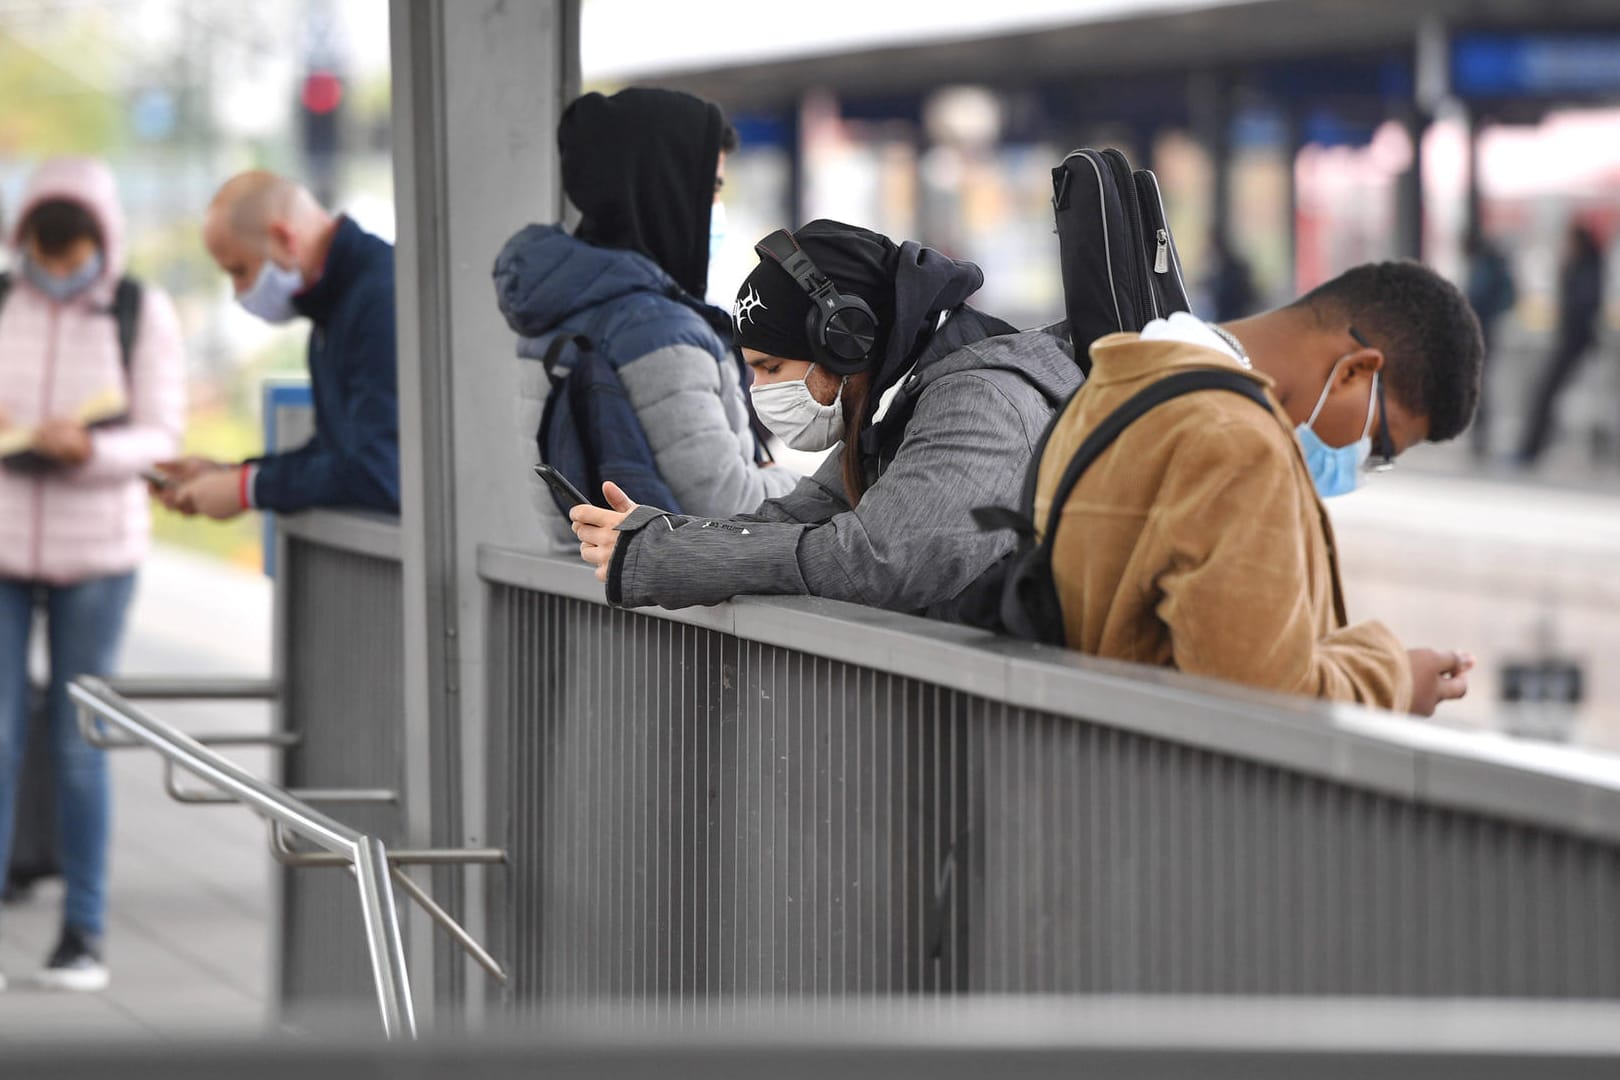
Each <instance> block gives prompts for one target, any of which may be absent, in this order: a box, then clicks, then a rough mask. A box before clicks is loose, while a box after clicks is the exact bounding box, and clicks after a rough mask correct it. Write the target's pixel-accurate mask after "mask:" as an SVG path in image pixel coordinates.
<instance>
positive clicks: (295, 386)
mask: <svg viewBox="0 0 1620 1080" xmlns="http://www.w3.org/2000/svg"><path fill="white" fill-rule="evenodd" d="M263 390H264V398H263V401H264V449H265V452H266V453H274V452H275V451H277V450H285V449H288V447H287V446H285V445H283V444H284V443H286V442H288V441H290V440H289V439H288V438H286V437H285V436H286V435H287V434H288V433H286V432H283V431H282V423H283V421H284V420H287V419H290V418H299V417H302V418H304V419H305V420H306V423H305V424H303V425H301V426H303V427H312V426H313V424H314V419H313V417H314V412H315V397H314V395H313V394H312V393H311V391H310V388H309V383H307V382H299V381H294V380H290V379H275V380H270V381H268V382H266V383H265V384H264V388H263ZM294 430H297V427H295V428H294ZM264 576H265V577H268V578H274V577H275V576H276V516H275V515H274V514H270V513H266V514H265V515H264Z"/></svg>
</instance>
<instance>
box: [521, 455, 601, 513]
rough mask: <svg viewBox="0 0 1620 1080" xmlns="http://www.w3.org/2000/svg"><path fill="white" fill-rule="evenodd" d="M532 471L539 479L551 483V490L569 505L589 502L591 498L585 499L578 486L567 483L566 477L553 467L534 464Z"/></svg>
mask: <svg viewBox="0 0 1620 1080" xmlns="http://www.w3.org/2000/svg"><path fill="white" fill-rule="evenodd" d="M534 471H535V473H536V474H537V475H538V476H539V477H540V479H542V480H544V481H545V482H546V483H547V484H549V485H551V490H552V491H555V492H556V493H557V497H558V498H560V499H562V500H563V501H564V502H566V503H567V504H568V505H569V506H578V505H580V504H581V503H586V504H591V500H589V499H587V498H586V497H585V496H584V495H583V494H582V493H581V492H580V490H579V488H577V487H575V486H574V485H573V484H571V483H569V481H568V477H566V476H564V475H563V474H562V473H560V472H558V471H557V470H556V469H553V468H552V467H551V466H550V465H536V466H535V467H534ZM591 505H594V504H591Z"/></svg>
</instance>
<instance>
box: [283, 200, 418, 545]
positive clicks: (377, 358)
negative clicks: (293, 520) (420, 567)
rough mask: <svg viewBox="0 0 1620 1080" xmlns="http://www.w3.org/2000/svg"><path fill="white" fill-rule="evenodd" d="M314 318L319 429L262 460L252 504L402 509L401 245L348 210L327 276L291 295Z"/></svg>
mask: <svg viewBox="0 0 1620 1080" xmlns="http://www.w3.org/2000/svg"><path fill="white" fill-rule="evenodd" d="M293 306H294V307H295V308H296V309H297V310H298V313H299V314H300V315H303V316H306V317H307V318H308V319H309V320H310V321H311V322H312V323H314V324H315V325H314V326H313V328H312V329H311V330H310V335H309V377H310V382H311V384H312V385H311V389H312V394H313V397H314V399H315V435H314V437H313V438H311V439H310V440H309V442H307V443H305V444H304V445H303V446H300V447H299V448H298V449H296V450H291V451H288V452H287V453H283V454H270V455H267V456H266V457H264V458H262V459H260V460H259V463H258V464H259V473H258V477H257V479H256V480H255V481H254V486H253V502H254V505H255V506H258V507H260V508H261V509H265V510H274V511H277V512H279V513H288V512H291V511H294V510H305V509H308V508H310V507H313V506H350V507H364V508H366V509H370V510H382V511H386V512H388V513H398V511H399V403H398V399H397V398H396V396H395V389H394V388H395V368H396V360H395V355H394V248H393V246H392V245H391V244H389V243H388V242H387V241H385V240H380V239H378V238H377V237H375V236H372V235H371V234H369V233H367V232H365V231H364V230H362V229H361V228H360V226H358V225H356V224H355V223H354V222H353V221H350V220H349V219H348V218H342V219H340V220H339V222H338V227H337V234H336V235H335V236H334V237H333V238H332V248H331V250H330V251H329V252H328V253H327V256H326V268H325V269H324V270H323V271H322V273H321V277H320V280H319V281H317V282H315V284H313V285H311V286H310V287H309V288H307V289H305V290H304V291H303V292H301V293H299V294H298V295H297V296H296V297H294V298H293Z"/></svg>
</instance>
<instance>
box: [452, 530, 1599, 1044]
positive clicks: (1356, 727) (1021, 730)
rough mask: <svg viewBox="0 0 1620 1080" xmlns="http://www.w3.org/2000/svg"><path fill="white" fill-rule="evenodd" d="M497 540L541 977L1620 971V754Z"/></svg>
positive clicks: (502, 659)
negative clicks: (706, 601)
mask: <svg viewBox="0 0 1620 1080" xmlns="http://www.w3.org/2000/svg"><path fill="white" fill-rule="evenodd" d="M480 569H481V571H482V573H483V574H484V577H485V580H486V581H487V582H488V583H489V584H490V587H491V589H492V590H493V597H494V603H493V619H492V627H491V631H490V641H491V653H490V657H489V664H488V669H489V677H490V685H491V699H490V707H489V716H490V727H491V730H490V751H489V754H488V761H489V762H490V765H491V769H490V772H489V775H488V776H487V778H486V779H485V780H484V783H485V787H486V790H487V791H488V793H489V813H490V816H491V829H492V831H491V835H490V837H489V839H490V841H491V842H493V843H497V844H499V845H500V846H502V847H503V848H505V849H507V850H508V851H509V852H510V853H511V858H512V863H511V866H510V868H509V870H508V871H507V872H506V873H505V874H504V875H503V876H502V878H501V880H502V881H503V882H504V886H505V887H504V889H496V890H492V894H491V897H490V904H489V915H488V918H489V922H490V927H491V929H490V934H491V940H492V942H493V943H494V944H495V945H496V947H497V950H498V951H499V952H500V953H501V954H502V955H503V956H505V957H507V958H508V959H509V963H510V965H511V967H512V970H513V993H514V998H515V1001H516V1003H517V1004H518V1005H519V1006H521V1007H525V1008H537V1007H540V1006H541V1005H542V1004H553V1005H554V1004H556V1003H557V1002H559V1001H569V1000H582V1001H583V1000H591V999H595V998H598V997H603V996H606V997H615V998H630V999H635V1000H639V1001H642V1002H645V1003H646V1004H647V1005H648V1006H649V1007H650V1008H652V1009H654V1010H657V1011H660V1012H664V1013H667V1014H668V1015H671V1016H684V1017H689V1018H690V1017H700V1018H701V1017H708V1016H713V1015H717V1014H727V1013H729V1012H730V1011H731V1010H733V1009H736V1008H746V1007H747V1006H748V1005H749V1003H750V1002H757V1001H761V1000H777V999H782V998H785V997H790V996H792V995H806V994H808V995H820V996H829V997H843V996H845V995H860V994H873V993H896V992H898V993H918V992H920V993H925V994H937V993H975V992H985V991H989V992H1002V993H1030V992H1044V993H1060V994H1061V993H1109V994H1112V993H1178V994H1200V993H1203V994H1209V993H1217V994H1299V995H1308V994H1399V995H1419V996H1434V997H1447V996H1458V995H1465V996H1467V995H1488V996H1505V997H1559V998H1581V997H1595V998H1616V997H1620V926H1617V925H1616V923H1615V920H1614V911H1615V910H1616V909H1617V908H1620V761H1616V760H1615V759H1614V758H1612V757H1608V756H1605V755H1601V754H1588V753H1582V752H1580V751H1576V750H1571V749H1568V748H1557V747H1547V746H1537V745H1535V744H1529V743H1524V742H1519V741H1515V740H1508V739H1503V738H1500V737H1495V736H1491V735H1486V734H1480V733H1470V732H1462V731H1452V730H1446V729H1442V728H1439V727H1436V726H1434V725H1431V724H1427V723H1423V722H1419V721H1414V720H1411V719H1407V718H1402V717H1396V716H1392V715H1388V714H1380V713H1375V712H1370V711H1367V710H1361V709H1355V708H1345V707H1337V706H1331V705H1324V704H1320V703H1314V702H1309V701H1301V700H1298V699H1290V698H1284V697H1281V696H1278V695H1268V694H1260V693H1254V692H1248V691H1244V690H1242V689H1239V688H1235V687H1231V686H1226V685H1222V684H1218V683H1213V682H1209V681H1201V680H1196V679H1190V678H1186V677H1182V676H1178V675H1176V674H1174V673H1169V672H1158V671H1154V670H1151V669H1145V668H1140V667H1134V666H1128V665H1120V664H1108V663H1099V662H1096V661H1092V660H1089V659H1087V658H1084V657H1078V656H1075V655H1073V654H1070V653H1067V652H1064V651H1062V650H1052V649H1042V648H1037V647H1028V646H1024V645H1022V644H1019V643H1016V642H1010V641H1006V640H1001V639H995V638H993V637H991V636H989V635H986V634H983V633H980V632H977V631H973V630H969V629H967V628H964V627H957V626H949V625H945V624H941V623H935V622H929V621H925V620H921V619H913V618H908V617H905V616H900V615H896V614H893V613H889V612H882V611H875V610H871V609H865V608H858V607H854V606H851V605H847V604H838V603H832V602H827V601H819V600H813V599H803V598H800V599H793V600H784V599H775V598H748V597H744V598H739V599H738V600H736V601H734V602H732V603H729V604H723V605H719V606H716V607H713V608H703V609H694V610H688V611H675V612H669V611H621V610H613V609H610V608H608V607H606V606H605V604H604V603H603V600H602V587H601V585H600V583H598V582H597V581H596V580H595V579H594V577H593V576H592V575H591V573H590V572H589V569H588V568H586V567H584V566H582V565H578V564H577V561H569V560H558V559H550V558H544V557H539V556H532V555H526V554H520V553H515V552H509V551H502V550H498V549H492V548H485V549H484V550H483V551H482V552H481V559H480ZM465 782H466V783H468V784H474V783H478V782H479V781H478V779H477V778H472V777H469V778H467V780H466V781H465Z"/></svg>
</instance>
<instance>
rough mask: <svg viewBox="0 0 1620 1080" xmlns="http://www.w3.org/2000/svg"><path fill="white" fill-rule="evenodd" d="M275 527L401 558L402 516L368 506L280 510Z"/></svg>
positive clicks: (334, 545)
mask: <svg viewBox="0 0 1620 1080" xmlns="http://www.w3.org/2000/svg"><path fill="white" fill-rule="evenodd" d="M276 527H277V529H279V530H280V531H281V533H282V534H283V535H285V536H289V537H292V538H293V539H296V540H307V541H310V542H313V543H317V544H322V545H324V546H326V547H332V548H337V549H339V550H341V551H350V552H353V553H355V554H357V555H371V556H375V557H376V558H379V559H390V560H393V561H396V562H397V561H398V560H400V559H401V558H402V557H403V555H402V552H403V551H404V547H403V545H402V542H401V539H400V532H399V518H397V517H392V516H390V515H388V514H378V513H372V512H370V511H365V510H303V511H300V512H299V513H296V514H277V515H276Z"/></svg>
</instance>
